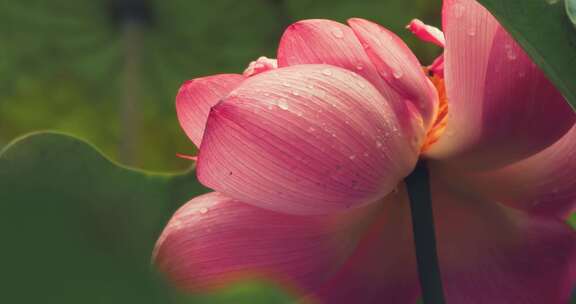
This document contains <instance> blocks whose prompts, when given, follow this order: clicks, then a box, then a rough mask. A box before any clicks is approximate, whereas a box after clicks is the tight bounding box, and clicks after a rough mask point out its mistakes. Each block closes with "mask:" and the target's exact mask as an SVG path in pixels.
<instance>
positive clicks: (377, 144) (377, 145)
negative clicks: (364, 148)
mask: <svg viewBox="0 0 576 304" xmlns="http://www.w3.org/2000/svg"><path fill="white" fill-rule="evenodd" d="M376 147H378V148H381V147H382V142H380V141H378V140H377V141H376Z"/></svg>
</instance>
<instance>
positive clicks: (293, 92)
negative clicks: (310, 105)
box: [292, 91, 300, 96]
mask: <svg viewBox="0 0 576 304" xmlns="http://www.w3.org/2000/svg"><path fill="white" fill-rule="evenodd" d="M292 95H294V96H298V95H300V93H298V92H297V91H292Z"/></svg>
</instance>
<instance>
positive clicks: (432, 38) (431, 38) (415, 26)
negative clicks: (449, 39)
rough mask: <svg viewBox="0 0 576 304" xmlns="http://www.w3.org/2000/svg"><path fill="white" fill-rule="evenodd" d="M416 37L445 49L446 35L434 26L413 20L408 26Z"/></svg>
mask: <svg viewBox="0 0 576 304" xmlns="http://www.w3.org/2000/svg"><path fill="white" fill-rule="evenodd" d="M406 28H407V29H409V30H410V31H411V32H412V33H413V34H414V35H416V37H418V38H420V39H422V40H424V41H427V42H432V43H434V44H436V45H437V46H440V47H444V45H445V44H446V39H445V38H444V33H442V31H441V30H439V29H438V28H436V27H434V26H430V25H427V24H425V23H424V22H422V21H420V20H418V19H413V20H412V21H410V24H408V26H406Z"/></svg>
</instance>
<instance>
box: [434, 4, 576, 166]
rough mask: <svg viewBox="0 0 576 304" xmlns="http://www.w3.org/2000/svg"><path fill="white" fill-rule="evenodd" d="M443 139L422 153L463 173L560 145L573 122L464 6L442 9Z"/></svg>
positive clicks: (495, 27) (490, 25)
mask: <svg viewBox="0 0 576 304" xmlns="http://www.w3.org/2000/svg"><path fill="white" fill-rule="evenodd" d="M443 14H444V16H443V18H444V30H445V34H446V49H445V70H444V71H445V77H446V78H445V80H446V90H447V94H448V104H449V117H448V125H447V128H446V131H445V133H444V134H445V135H444V136H442V137H441V138H440V140H439V142H438V143H436V144H435V145H434V146H432V148H431V149H430V150H429V151H428V153H427V154H428V155H429V156H431V157H434V158H442V159H446V158H452V159H453V160H454V161H459V162H460V163H462V164H464V165H465V166H468V167H475V168H494V167H497V166H502V165H505V164H508V163H511V162H514V161H517V160H520V159H522V158H524V157H527V156H529V155H532V154H534V153H536V152H538V151H540V150H542V149H544V148H546V147H547V146H549V145H550V144H552V143H553V142H555V141H556V140H557V139H558V138H560V137H561V136H562V135H563V134H564V133H565V132H566V131H567V130H568V129H569V128H570V127H571V126H572V124H573V123H574V121H575V118H576V115H575V114H574V113H573V111H571V109H570V108H569V106H568V105H567V103H566V102H565V101H564V99H563V97H562V95H560V93H559V92H558V91H557V90H556V89H555V88H554V86H553V85H552V84H551V83H550V82H549V81H548V80H547V79H546V77H545V76H544V74H543V73H542V72H541V71H540V70H539V68H538V67H536V66H535V65H534V64H533V63H532V62H531V60H530V59H529V58H528V56H527V55H526V54H525V53H524V51H522V49H521V48H520V47H519V46H518V44H517V43H516V42H515V41H514V40H513V39H512V38H511V37H510V36H509V35H508V34H507V33H506V32H505V31H504V30H503V29H502V27H501V26H500V25H499V24H498V23H497V21H496V20H495V18H494V17H492V15H490V13H489V12H488V11H487V10H486V9H484V8H483V7H481V6H480V5H479V4H478V3H477V2H476V1H472V0H450V1H445V5H444V12H443Z"/></svg>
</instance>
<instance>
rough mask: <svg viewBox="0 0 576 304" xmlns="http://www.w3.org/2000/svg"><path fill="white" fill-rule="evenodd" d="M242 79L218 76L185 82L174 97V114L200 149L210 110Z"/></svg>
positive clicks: (242, 78)
mask: <svg viewBox="0 0 576 304" xmlns="http://www.w3.org/2000/svg"><path fill="white" fill-rule="evenodd" d="M242 80H244V77H242V75H238V74H220V75H214V76H207V77H201V78H196V79H192V80H188V81H186V82H185V83H184V84H182V86H181V87H180V90H179V91H178V95H176V112H177V113H178V120H179V121H180V126H181V127H182V129H183V130H184V132H186V135H188V137H189V138H190V139H191V140H192V142H194V144H195V145H196V146H197V147H200V143H201V142H202V135H203V133H204V127H205V125H206V119H207V118H208V112H209V111H210V108H211V107H212V106H213V105H215V104H216V103H218V101H220V99H222V98H224V97H225V96H226V95H227V94H228V93H229V92H230V91H232V90H233V89H234V88H235V87H237V86H238V85H239V84H240V83H241V82H242Z"/></svg>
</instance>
